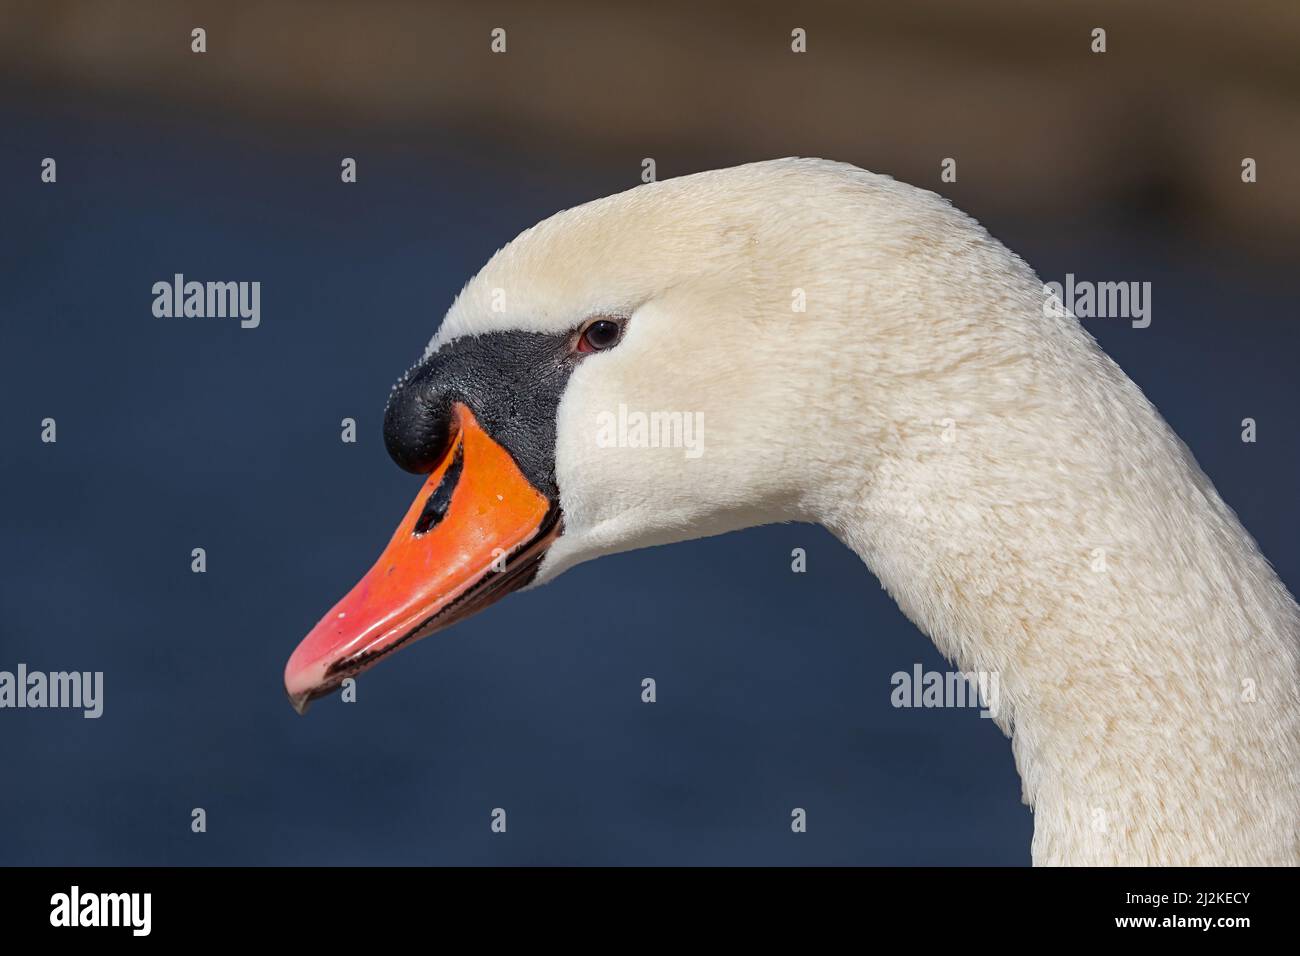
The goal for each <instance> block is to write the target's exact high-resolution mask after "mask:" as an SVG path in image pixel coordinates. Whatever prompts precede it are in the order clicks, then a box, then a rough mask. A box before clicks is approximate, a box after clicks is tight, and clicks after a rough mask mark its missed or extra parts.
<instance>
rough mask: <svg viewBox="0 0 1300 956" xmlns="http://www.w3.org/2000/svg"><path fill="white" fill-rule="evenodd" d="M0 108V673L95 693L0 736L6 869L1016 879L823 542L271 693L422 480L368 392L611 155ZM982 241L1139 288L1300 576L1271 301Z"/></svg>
mask: <svg viewBox="0 0 1300 956" xmlns="http://www.w3.org/2000/svg"><path fill="white" fill-rule="evenodd" d="M3 119H4V133H3V153H0V174H2V181H3V183H4V187H3V189H4V206H3V208H4V228H3V229H0V244H2V246H0V252H2V253H3V254H2V255H0V263H2V265H0V269H2V270H3V272H2V273H0V283H2V286H0V310H2V313H0V314H2V317H3V330H4V342H3V349H2V350H0V355H2V358H0V361H3V368H2V373H3V381H4V386H3V387H4V392H3V396H4V400H3V403H2V404H0V426H2V428H3V435H4V456H3V488H4V492H5V508H4V520H3V536H2V537H0V558H2V560H3V565H2V566H3V575H0V599H2V601H3V603H2V605H0V606H2V607H3V623H2V624H0V669H9V670H12V669H13V667H14V666H15V665H16V664H17V663H18V662H25V663H27V664H28V665H29V666H30V667H31V668H34V669H42V670H64V669H76V670H90V671H94V670H102V671H103V672H104V674H105V684H106V687H105V698H106V699H105V713H104V716H103V717H102V718H101V719H99V720H85V719H82V717H81V716H80V714H79V713H78V712H73V711H27V710H24V711H16V710H4V711H0V758H2V762H0V766H2V768H3V769H2V770H0V863H5V864H16V863H28V864H37V863H39V864H114V863H120V864H146V863H170V864H192V863H216V864H228V863H246V864H295V863H371V864H387V863H408V864H420V863H565V864H567V863H665V864H666V863H685V864H718V863H722V864H744V863H778V864H825V863H837V864H849V863H882V864H883V863H906V864H924V863H946V862H955V863H986V864H987V863H993V864H1022V863H1027V862H1028V859H1029V841H1030V835H1031V830H1032V817H1031V814H1030V812H1029V810H1028V809H1027V808H1025V807H1024V806H1022V805H1021V803H1020V799H1019V782H1018V779H1017V777H1016V774H1015V770H1014V767H1013V764H1012V759H1011V752H1010V747H1009V744H1008V743H1007V741H1006V740H1005V739H1004V738H1003V737H1002V735H1001V734H1000V733H999V732H998V730H997V729H996V728H995V727H994V726H993V725H992V723H991V722H990V721H987V720H981V719H980V718H979V717H978V716H977V715H976V713H975V712H973V711H969V710H896V709H894V708H892V707H891V706H890V703H889V694H890V690H891V687H890V682H889V677H890V675H891V674H892V673H893V672H894V671H897V670H909V669H910V668H911V666H912V664H913V663H914V662H918V661H919V662H921V663H922V664H923V665H924V666H925V667H926V668H935V669H941V668H943V667H944V663H943V661H942V660H941V659H940V658H939V657H938V655H937V654H936V653H935V652H934V650H933V649H932V648H931V646H930V643H929V641H928V640H927V639H926V638H925V637H923V636H922V635H921V634H920V633H919V632H917V631H916V630H915V628H913V627H912V626H911V625H910V624H909V623H908V622H907V621H906V619H904V618H903V617H902V615H901V614H900V613H899V611H898V610H897V609H896V608H895V607H894V605H893V603H892V602H891V601H890V600H889V599H888V598H887V597H886V596H885V595H884V593H883V592H882V591H881V590H880V588H879V585H878V583H877V582H876V581H875V579H874V578H873V577H871V576H870V575H869V574H868V572H867V571H866V570H865V568H864V567H863V566H862V565H861V564H860V562H859V561H858V559H857V558H856V557H855V556H854V555H853V554H851V553H850V552H849V551H847V550H846V549H845V548H844V547H843V546H841V545H840V544H839V543H837V542H836V541H835V540H834V539H833V538H831V537H830V535H828V534H827V533H826V532H824V531H822V530H821V529H819V528H814V527H808V526H784V527H773V528H761V529H755V530H751V531H747V532H744V533H741V534H735V535H730V536H727V537H724V538H720V539H714V540H707V541H699V542H694V543H690V544H684V545H677V546H674V547H672V548H660V549H654V550H650V551H644V552H639V553H633V554H627V555H622V556H617V557H611V558H606V559H603V560H601V561H599V562H596V563H593V564H589V565H586V566H584V567H581V568H578V569H576V570H574V571H571V572H570V573H568V574H567V575H565V576H564V577H563V578H561V579H560V580H559V581H558V582H556V583H555V584H552V585H551V586H549V587H546V588H543V589H541V590H539V591H536V592H532V593H528V594H524V595H517V596H514V597H512V598H511V599H509V600H507V601H506V602H505V603H503V604H501V605H499V606H497V607H495V608H493V609H491V610H490V611H488V612H487V613H485V614H483V615H481V616H479V617H477V618H475V619H473V620H471V621H469V622H468V623H465V624H463V625H461V626H459V627H457V628H455V629H454V630H453V631H452V632H450V633H447V634H445V635H442V636H439V637H436V638H432V639H430V640H428V641H426V642H424V643H423V644H421V645H420V646H418V647H417V648H414V649H412V650H410V651H407V652H404V653H403V654H401V655H399V656H398V657H396V658H394V659H393V660H391V661H389V662H387V663H386V664H385V665H384V666H381V667H379V668H378V669H376V670H375V671H373V672H370V673H369V674H367V675H366V676H365V677H363V678H362V680H361V682H360V685H359V701H358V702H357V703H356V704H352V705H344V704H341V703H340V702H338V701H337V700H327V701H322V702H320V703H318V704H317V705H316V707H315V708H314V709H313V710H312V712H311V714H310V715H309V716H308V717H307V718H299V717H297V716H296V715H295V714H294V713H293V712H292V710H291V709H290V708H289V706H288V704H287V703H286V701H285V699H284V694H283V690H282V687H281V673H282V669H283V666H284V662H285V660H286V658H287V656H288V654H289V653H290V651H291V650H292V649H293V647H294V646H295V644H296V643H297V641H298V640H299V638H300V637H301V636H302V635H303V634H304V633H305V632H306V631H307V629H308V628H309V627H310V626H311V625H312V624H313V623H314V622H315V621H316V619H317V618H318V617H319V616H320V615H321V614H322V613H323V612H324V611H325V610H326V609H327V608H328V607H329V605H330V604H331V603H332V602H333V601H334V600H335V599H336V598H338V597H339V596H340V595H341V594H342V593H343V592H344V591H345V590H346V589H347V588H348V587H350V586H351V584H352V583H353V582H354V581H355V580H356V578H357V577H358V576H359V575H360V574H361V573H362V572H363V571H364V570H366V568H367V567H368V566H369V564H370V562H371V560H372V559H373V558H374V556H375V555H376V554H377V552H378V550H379V549H380V548H381V547H382V545H383V544H384V543H385V542H386V540H387V537H388V535H389V533H390V532H391V530H392V528H393V527H394V525H395V523H396V521H397V519H398V518H399V517H400V516H401V515H402V513H403V512H404V510H405V508H406V506H407V505H408V504H409V502H410V500H411V498H412V497H413V496H414V494H415V491H416V489H417V487H418V485H419V479H415V478H412V477H411V476H408V475H404V474H402V473H401V472H399V471H398V470H397V469H396V468H395V467H394V466H393V465H392V464H391V463H390V462H389V460H388V458H387V456H386V454H385V453H384V450H383V447H382V442H381V440H380V438H379V424H380V415H381V411H382V407H383V402H384V399H385V397H386V395H387V392H388V388H389V385H390V384H391V383H392V381H393V379H394V378H395V377H396V375H397V374H398V373H399V372H400V371H401V370H402V369H404V368H405V367H406V366H407V364H409V362H410V361H411V360H412V359H414V358H415V357H416V355H417V354H418V352H419V351H420V349H421V348H422V347H423V345H424V343H425V342H426V341H427V339H428V338H429V336H430V335H431V333H432V331H433V329H434V327H435V325H436V324H437V321H438V320H439V318H440V317H441V314H442V312H443V310H444V309H445V308H446V306H447V305H448V303H449V302H450V300H451V298H452V296H453V295H454V293H455V292H456V291H457V290H458V289H459V287H460V285H461V284H462V283H463V281H464V280H465V279H466V278H467V277H468V276H469V275H470V274H472V273H473V272H474V270H475V269H476V268H477V267H478V266H479V265H480V264H481V263H482V261H483V260H484V259H485V258H486V257H487V256H488V255H489V254H490V253H491V252H492V251H493V250H494V249H495V248H497V247H498V246H499V245H500V244H502V243H503V242H505V241H507V240H508V239H509V238H511V237H512V236H513V235H514V234H515V233H516V232H517V231H518V230H519V229H521V228H523V227H525V226H527V225H530V224H531V223H532V222H534V221H535V220H537V219H539V218H541V217H543V216H545V215H547V214H549V213H550V212H552V211H554V210H555V209H557V208H560V207H563V206H567V205H572V204H574V203H577V202H581V201H584V200H587V199H590V198H594V197H596V196H598V195H602V194H604V193H606V192H610V191H613V190H615V189H618V188H623V187H625V186H627V185H630V184H631V181H632V180H633V178H634V177H635V175H636V174H637V172H638V171H639V170H638V167H637V166H636V164H635V162H633V161H628V162H625V163H622V164H614V163H606V164H596V163H593V164H592V165H590V166H587V167H584V166H581V165H576V164H575V163H574V162H573V161H572V159H571V158H569V157H566V158H564V159H563V160H560V159H553V160H548V159H546V158H538V157H536V156H531V155H521V154H520V153H519V152H518V151H516V150H506V149H504V148H500V147H494V146H491V145H488V144H485V143H478V142H469V141H462V142H454V141H444V140H439V139H438V138H437V137H434V136H430V137H428V138H427V139H421V140H419V141H402V140H400V139H397V138H394V137H387V138H371V139H365V138H363V137H360V136H357V137H351V136H349V135H346V134H343V133H340V134H337V135H334V136H332V137H327V136H324V135H321V136H319V137H315V138H313V137H310V136H307V135H305V134H301V133H293V132H285V131H282V130H281V131H276V130H268V129H251V128H250V129H243V130H229V129H223V128H216V127H211V126H209V124H208V123H206V122H204V121H202V120H200V119H198V118H195V119H186V118H183V117H177V116H167V117H165V118H158V119H150V118H149V117H148V116H146V115H145V114H143V113H130V114H125V113H121V114H119V113H118V112H117V111H116V110H114V109H113V108H111V107H108V106H100V107H97V108H95V109H94V110H85V111H73V110H64V109H56V108H52V107H41V108H37V107H34V106H33V107H27V108H18V107H15V106H13V105H12V104H11V105H10V106H9V107H7V108H6V111H5V116H4V117H3ZM344 155H356V156H358V158H359V159H360V177H361V179H360V182H359V183H358V184H356V185H355V186H343V185H341V184H340V183H339V181H338V169H339V166H338V164H339V159H340V158H341V157H342V156H344ZM43 156H54V157H55V158H56V159H57V160H58V164H59V165H58V171H59V182H58V183H57V185H54V186H49V185H43V184H41V183H40V182H39V181H38V172H39V161H40V159H41V157H43ZM741 158H743V157H736V160H739V159H741ZM845 158H849V159H856V160H860V161H868V160H869V157H845ZM976 211H978V210H976ZM989 224H990V226H991V227H992V228H993V230H994V231H995V232H996V233H999V234H1000V235H1001V236H1002V237H1003V238H1004V239H1006V240H1007V241H1008V242H1009V244H1011V245H1012V246H1013V248H1015V249H1017V251H1019V252H1021V253H1022V254H1023V255H1025V257H1026V258H1027V259H1028V260H1029V261H1030V262H1031V263H1033V264H1034V265H1035V266H1037V267H1038V268H1039V269H1040V271H1041V272H1042V273H1043V274H1044V275H1045V276H1047V277H1059V276H1060V275H1061V274H1063V273H1064V272H1066V271H1073V272H1075V273H1076V275H1078V276H1080V277H1081V278H1115V279H1124V278H1133V279H1144V280H1150V281H1153V282H1154V284H1155V292H1154V300H1153V305H1154V318H1153V323H1152V326H1151V328H1149V329H1146V330H1142V331H1137V330H1132V329H1130V328H1128V327H1127V325H1126V324H1124V323H1121V322H1114V321H1112V322H1109V323H1093V324H1092V325H1091V328H1092V329H1093V331H1094V332H1095V333H1096V334H1097V335H1098V336H1099V338H1101V340H1102V341H1103V344H1105V345H1106V346H1107V348H1108V349H1109V350H1110V351H1111V353H1112V354H1114V355H1115V356H1116V357H1117V358H1118V359H1119V361H1120V362H1121V364H1122V365H1123V366H1124V367H1125V368H1126V369H1127V370H1128V371H1129V373H1130V374H1131V375H1132V376H1133V377H1134V378H1135V379H1136V380H1137V381H1138V383H1139V384H1140V385H1142V387H1143V388H1144V389H1146V391H1147V392H1148V394H1149V395H1151V396H1152V398H1153V399H1154V400H1155V401H1156V403H1157V405H1158V406H1159V407H1160V408H1161V409H1162V410H1163V411H1164V413H1165V414H1166V416H1167V417H1168V418H1169V420H1170V421H1171V422H1172V424H1173V425H1174V426H1175V428H1177V429H1178V430H1179V432H1180V433H1181V434H1182V435H1183V437H1184V438H1185V439H1186V440H1187V441H1188V443H1189V445H1190V446H1191V447H1192V448H1193V450H1194V451H1195V452H1196V454H1197V455H1198V457H1199V459H1200V461H1201V463H1202V465H1203V466H1204V467H1205V469H1206V470H1207V471H1208V472H1209V474H1210V475H1211V476H1212V477H1213V478H1214V479H1215V480H1216V482H1217V483H1218V485H1219V488H1220V489H1221V491H1222V492H1223V494H1224V496H1225V498H1226V499H1227V500H1228V501H1229V502H1230V503H1231V504H1233V505H1234V506H1235V507H1236V508H1237V509H1238V511H1239V513H1240V514H1241V515H1242V518H1243V520H1244V522H1245V523H1246V525H1247V527H1249V528H1250V529H1251V531H1252V532H1253V533H1254V534H1255V535H1256V536H1257V537H1258V539H1259V540H1260V542H1261V544H1262V546H1263V548H1264V550H1265V552H1266V553H1267V554H1268V555H1269V556H1270V557H1271V558H1272V560H1273V561H1274V563H1275V564H1276V566H1277V567H1278V569H1279V572H1280V573H1281V574H1282V577H1283V578H1284V580H1286V581H1288V582H1289V583H1290V584H1291V585H1292V586H1293V587H1294V585H1295V584H1296V582H1297V581H1300V546H1297V543H1296V542H1297V541H1300V534H1298V533H1297V532H1300V527H1297V524H1298V522H1297V510H1296V507H1295V489H1296V487H1297V486H1298V482H1297V479H1298V478H1300V457H1298V453H1297V447H1300V446H1298V445H1297V442H1296V427H1295V415H1296V411H1297V401H1296V400H1297V397H1298V393H1300V386H1298V385H1297V383H1296V378H1295V375H1294V356H1295V354H1296V346H1297V332H1296V326H1295V324H1294V321H1292V320H1293V318H1294V315H1293V313H1294V308H1293V303H1294V302H1295V292H1296V287H1295V281H1294V279H1293V278H1292V277H1291V276H1290V275H1286V276H1283V277H1281V278H1279V277H1278V270H1277V269H1276V267H1268V266H1255V265H1252V264H1251V263H1250V262H1249V261H1235V260H1233V259H1232V258H1231V256H1230V255H1229V254H1227V253H1225V252H1224V251H1223V250H1215V249H1207V250H1194V249H1191V248H1188V247H1183V246H1180V245H1175V244H1173V243H1172V240H1171V239H1170V238H1169V237H1168V236H1164V237H1159V236H1155V237H1153V236H1149V235H1144V234H1143V233H1142V231H1141V230H1134V231H1132V232H1129V231H1120V230H1111V231H1109V232H1098V231H1097V230H1096V229H1093V228H1089V229H1087V230H1084V229H1080V230H1079V231H1077V232H1076V231H1075V230H1074V229H1073V228H1071V227H1070V226H1069V224H1066V225H1065V226H1061V225H1060V224H1054V225H1053V227H1052V228H1050V229H1049V228H1047V227H1046V226H1045V225H1044V224H1038V225H1037V226H1028V227H1027V226H1025V225H1023V224H1020V225H1017V224H1010V223H1002V224H998V223H992V222H991V223H989ZM999 225H1000V226H1001V228H999ZM1125 237H1127V238H1125ZM175 272H183V273H185V274H186V275H188V276H191V277H193V278H197V279H246V280H252V279H258V280H260V281H261V282H262V304H261V306H262V316H263V318H262V324H261V327H260V328H258V329H256V330H250V331H245V330H241V329H240V328H239V327H238V325H237V323H236V322H233V321H229V320H224V321H223V320H166V319H156V318H154V317H153V316H152V314H151V303H152V294H151V292H150V288H151V286H152V284H153V283H154V282H156V281H159V280H168V279H170V277H171V276H172V274H173V273H175ZM1246 416H1252V417H1255V418H1256V419H1257V420H1258V421H1259V434H1260V440H1259V442H1258V443H1257V444H1254V445H1243V444H1242V443H1241V441H1240V440H1239V432H1240V426H1239V422H1240V420H1241V419H1242V418H1243V417H1246ZM46 417H53V418H55V419H56V420H57V422H58V442H57V444H54V445H47V444H42V443H41V441H40V422H41V420H42V419H43V418H46ZM344 417H353V418H355V419H356V420H357V422H358V424H359V434H360V439H359V441H358V442H357V443H356V444H355V445H347V444H343V443H342V442H340V441H339V422H340V419H342V418H344ZM195 547H203V548H205V549H206V551H207V556H208V571H207V573H206V574H193V573H191V571H190V560H191V558H190V552H191V549H192V548H195ZM794 547H802V548H805V549H807V552H808V571H807V573H806V574H802V575H796V574H792V573H791V572H790V551H791V549H792V548H794ZM646 676H651V677H654V678H655V679H656V681H657V683H658V702H657V703H656V704H654V705H652V706H651V705H646V704H643V703H641V701H640V686H641V684H640V682H641V679H642V678H643V677H646ZM195 807H202V808H204V809H205V810H206V811H207V816H208V830H207V832H206V833H204V834H195V833H192V832H191V830H190V820H191V810H192V809H193V808H195ZM494 807H503V808H505V809H506V810H507V813H508V820H509V831H508V833H507V834H506V835H504V836H494V835H493V834H492V833H491V832H490V829H489V814H490V813H491V811H492V809H493V808H494ZM793 807H803V808H805V809H806V810H807V812H808V832H807V833H806V834H802V835H795V834H792V833H791V832H790V827H789V822H790V811H791V808H793Z"/></svg>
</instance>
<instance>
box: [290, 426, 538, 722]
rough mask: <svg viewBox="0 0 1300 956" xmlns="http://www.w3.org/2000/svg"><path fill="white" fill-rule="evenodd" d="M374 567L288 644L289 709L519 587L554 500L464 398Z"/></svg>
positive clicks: (533, 565)
mask: <svg viewBox="0 0 1300 956" xmlns="http://www.w3.org/2000/svg"><path fill="white" fill-rule="evenodd" d="M455 413H456V426H455V429H454V434H453V435H452V438H451V441H450V444H449V447H448V449H447V452H446V455H445V457H444V458H443V460H442V461H441V462H440V463H439V464H438V466H437V467H436V468H435V469H434V470H433V472H432V473H431V474H430V475H429V478H428V480H427V481H426V482H425V483H424V486H423V487H422V488H421V489H420V493H419V494H418V495H416V498H415V502H414V504H412V505H411V507H410V510H409V511H407V512H406V517H405V518H403V519H402V523H401V524H400V525H399V526H398V528H397V532H396V533H395V534H394V535H393V539H392V540H391V541H390V542H388V547H387V548H385V549H384V553H383V554H381V555H380V556H379V560H378V561H377V562H375V566H374V567H373V568H371V569H370V571H369V572H368V573H367V574H366V576H365V577H363V578H362V579H361V580H360V581H359V582H358V583H357V585H356V587H354V588H353V589H352V590H351V591H349V592H348V594H347V596H346V597H344V598H343V600H341V601H339V603H338V604H336V605H334V607H333V608H331V609H330V612H329V613H328V614H326V615H325V616H324V617H323V618H321V620H320V623H319V624H317V625H316V626H315V627H314V628H313V629H312V631H311V633H309V634H308V635H307V636H306V637H305V638H303V640H302V643H300V644H299V645H298V648H297V650H295V651H294V652H293V655H292V656H291V657H290V658H289V663H288V665H287V666H286V667H285V669H284V686H285V690H286V691H288V694H289V700H290V702H291V703H292V704H293V706H294V709H295V710H297V711H298V713H300V714H301V713H304V712H306V709H307V705H308V704H309V703H310V702H311V701H312V700H314V699H315V698H317V697H321V696H324V695H325V694H328V693H330V692H331V691H332V690H333V689H334V688H336V687H338V686H339V685H340V684H341V683H342V682H343V681H344V680H345V679H346V678H349V677H352V676H355V675H356V674H359V673H361V672H362V671H363V670H366V669H367V668H369V667H372V666H373V665H374V664H375V663H377V662H378V661H379V659H380V658H382V657H383V656H385V655H386V654H388V653H390V652H392V651H395V650H397V648H399V647H403V646H405V645H407V644H410V643H413V642H414V641H417V640H419V639H420V638H422V637H427V636H428V635H430V634H433V633H434V632H436V631H440V630H442V629H443V628H444V627H448V626H449V625H451V624H454V623H455V622H457V621H460V620H463V619H464V618H466V617H469V616H470V615H471V614H474V613H475V612H477V611H480V610H482V609H483V608H485V607H487V606H488V605H489V604H492V603H494V602H495V601H497V600H499V599H500V598H502V597H504V596H505V595H506V594H509V593H510V592H511V591H514V590H517V589H518V588H520V587H523V586H524V585H525V584H527V583H528V582H529V581H530V580H532V577H533V575H534V574H535V573H536V570H537V566H538V564H539V563H540V562H541V560H542V557H543V555H544V554H545V553H546V549H547V548H548V547H549V546H550V544H551V542H552V541H554V540H555V538H556V537H557V536H558V535H559V533H560V529H561V522H560V513H559V508H558V507H557V506H554V505H552V503H551V502H550V501H549V500H548V499H547V497H546V496H545V495H544V494H542V493H541V492H540V491H538V490H537V489H536V488H534V487H533V486H532V485H531V484H530V483H529V481H528V480H527V479H526V478H525V477H524V475H523V473H522V472H521V471H520V470H519V466H518V465H516V464H515V461H514V459H513V458H512V457H511V456H510V453H509V452H507V451H506V450H505V449H504V448H502V447H501V446H500V445H498V444H497V443H496V442H495V441H493V440H492V438H491V437H489V436H488V434H487V432H485V431H484V430H483V429H482V428H481V427H480V426H479V424H478V422H477V421H476V420H475V418H474V415H473V413H472V412H470V410H469V409H468V408H467V407H466V406H464V405H457V406H456V408H455Z"/></svg>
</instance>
